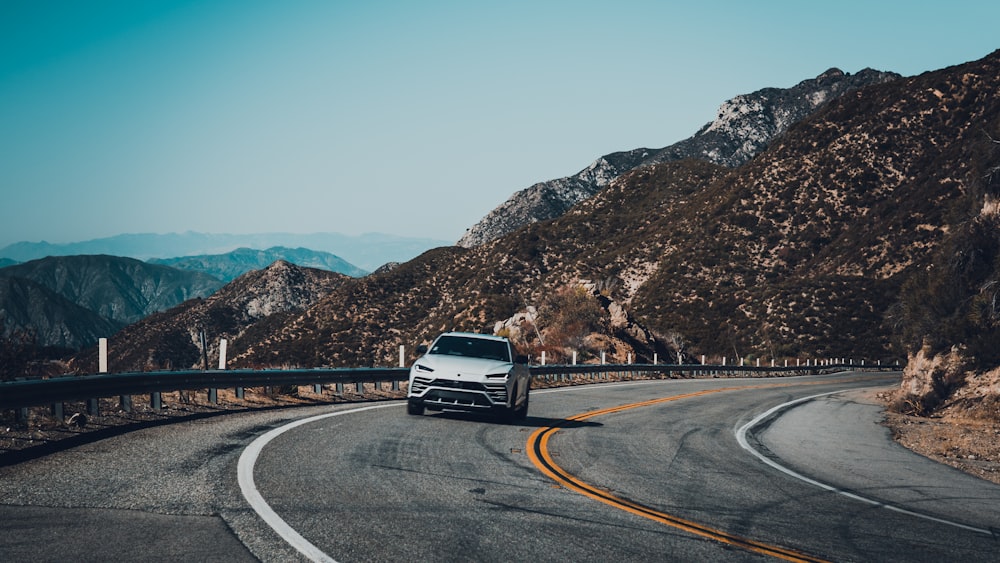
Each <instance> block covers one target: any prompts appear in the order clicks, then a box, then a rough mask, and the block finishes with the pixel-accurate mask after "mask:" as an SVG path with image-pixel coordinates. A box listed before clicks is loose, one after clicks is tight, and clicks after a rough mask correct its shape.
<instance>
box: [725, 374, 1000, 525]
mask: <svg viewBox="0 0 1000 563" xmlns="http://www.w3.org/2000/svg"><path fill="white" fill-rule="evenodd" d="M844 391H848V389H844V390H840V391H830V392H829V393H820V394H818V395H811V396H809V397H802V398H801V399H796V400H794V401H789V402H787V403H783V404H780V405H778V406H776V407H774V408H772V409H770V410H768V411H767V412H764V413H762V414H759V415H757V416H756V417H755V418H754V419H753V420H751V421H750V422H748V423H746V424H744V425H743V426H741V427H740V428H739V429H737V430H736V432H735V433H736V441H737V442H739V443H740V446H741V447H742V448H743V449H744V450H746V451H748V452H750V453H751V454H753V455H754V456H756V457H757V459H759V460H761V461H763V462H764V463H766V464H767V465H770V466H771V467H773V468H775V469H777V470H778V471H781V472H782V473H784V474H786V475H789V476H791V477H794V478H796V479H798V480H800V481H803V482H806V483H809V484H810V485H814V486H816V487H819V488H821V489H824V490H826V491H830V492H831V493H837V494H838V495H843V496H845V497H847V498H849V499H854V500H857V501H861V502H863V503H866V504H870V505H872V506H876V507H879V508H885V509H886V510H892V511H894V512H899V513H901V514H906V515H907V516H915V517H917V518H923V519H924V520H930V521H932V522H937V523H938V524H945V525H948V526H954V527H956V528H961V529H963V530H969V531H972V532H977V533H980V534H986V535H988V536H992V535H994V534H993V532H992V531H990V530H986V529H983V528H976V527H973V526H967V525H965V524H961V523H959V522H953V521H951V520H945V519H943V518H938V517H936V516H930V515H928V514H921V513H919V512H913V511H912V510H907V509H905V508H902V507H899V506H894V505H891V504H886V503H884V502H881V501H877V500H873V499H870V498H866V497H863V496H860V495H856V494H854V493H852V492H849V491H845V490H843V489H838V488H837V487H834V486H833V485H828V484H826V483H822V482H820V481H817V480H815V479H811V478H809V477H806V476H805V475H802V474H801V473H797V472H795V471H792V470H791V469H789V468H787V467H785V466H783V465H781V464H779V463H778V462H776V461H774V460H773V459H771V458H769V457H767V456H765V455H764V454H762V453H760V452H759V451H757V450H755V449H754V448H753V446H751V445H750V442H748V441H747V433H748V432H749V431H750V430H752V429H753V427H755V426H757V425H758V424H760V423H761V422H762V421H764V420H766V419H767V418H769V417H770V416H771V415H773V414H775V413H777V412H779V411H782V410H785V409H787V408H789V407H793V406H795V405H797V404H799V403H805V402H807V401H811V400H813V399H817V398H819V397H825V396H827V395H836V394H837V393H843V392H844Z"/></svg>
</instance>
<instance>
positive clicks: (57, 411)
mask: <svg viewBox="0 0 1000 563" xmlns="http://www.w3.org/2000/svg"><path fill="white" fill-rule="evenodd" d="M52 417H53V418H55V419H56V420H58V421H60V422H62V419H63V404H62V403H61V402H60V403H52Z"/></svg>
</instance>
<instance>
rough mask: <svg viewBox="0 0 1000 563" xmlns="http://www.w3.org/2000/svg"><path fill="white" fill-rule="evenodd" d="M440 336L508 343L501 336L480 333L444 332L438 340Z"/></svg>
mask: <svg viewBox="0 0 1000 563" xmlns="http://www.w3.org/2000/svg"><path fill="white" fill-rule="evenodd" d="M441 336H463V337H467V338H480V339H482V340H497V341H500V342H507V341H508V340H507V339H506V338H504V337H503V336H494V335H492V334H482V333H478V332H445V333H443V334H441V335H440V336H438V338H441Z"/></svg>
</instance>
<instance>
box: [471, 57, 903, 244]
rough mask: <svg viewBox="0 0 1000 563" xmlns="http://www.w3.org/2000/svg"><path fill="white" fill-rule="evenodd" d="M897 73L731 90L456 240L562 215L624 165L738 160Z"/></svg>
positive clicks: (515, 199) (530, 191) (519, 198)
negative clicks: (690, 127)
mask: <svg viewBox="0 0 1000 563" xmlns="http://www.w3.org/2000/svg"><path fill="white" fill-rule="evenodd" d="M896 78H899V75H898V74H895V73H891V72H880V71H876V70H871V69H865V70H863V71H861V72H859V73H857V74H854V75H849V74H845V73H844V72H842V71H840V70H839V69H835V68H833V69H830V70H828V71H826V72H824V73H823V74H821V75H819V76H817V77H816V78H814V79H811V80H804V81H802V82H800V83H799V84H797V85H795V86H793V87H792V88H786V89H782V88H765V89H763V90H758V91H757V92H754V93H752V94H745V95H741V96H737V97H735V98H733V99H731V100H728V101H726V102H725V103H723V104H722V106H721V107H720V108H719V112H718V115H717V116H716V118H715V119H714V120H713V121H712V122H710V123H708V124H707V125H705V126H704V127H702V129H701V130H700V131H698V132H697V133H695V134H694V136H692V137H690V138H688V139H685V140H683V141H680V142H678V143H675V144H673V145H670V146H668V147H665V148H662V149H644V148H640V149H634V150H630V151H624V152H617V153H612V154H609V155H605V156H603V157H601V158H599V159H597V160H596V161H594V162H593V163H592V164H591V165H590V166H588V167H587V168H585V169H583V170H581V171H580V172H578V173H577V174H575V175H573V176H568V177H566V178H559V179H557V180H550V181H547V182H539V183H537V184H535V185H533V186H531V187H529V188H527V189H524V190H521V191H519V192H517V193H515V194H514V195H513V196H511V197H510V199H508V200H507V201H506V202H504V203H503V204H501V205H500V206H499V207H497V208H496V209H494V210H493V211H491V212H490V213H489V214H487V215H486V217H484V218H483V219H482V220H480V221H479V223H477V224H476V225H474V226H473V227H472V228H470V229H469V230H468V231H467V232H466V234H465V235H464V236H463V237H462V238H461V239H460V240H459V241H458V244H459V246H464V247H466V248H472V247H475V246H478V245H481V244H483V243H485V242H488V241H490V240H493V239H496V238H498V237H500V236H503V235H505V234H507V233H510V232H512V231H514V230H515V229H517V228H519V227H521V226H524V225H527V224H529V223H534V222H536V221H544V220H547V219H552V218H555V217H559V216H561V215H562V214H563V213H566V211H568V210H569V209H570V208H571V207H573V206H574V205H576V204H577V203H579V202H580V201H583V200H585V199H587V198H589V197H591V196H593V195H594V194H596V193H597V192H598V191H600V190H601V189H603V188H604V187H605V186H607V185H608V184H609V183H610V182H611V181H612V180H614V179H615V178H617V177H619V176H621V175H622V174H624V173H625V172H628V171H629V170H633V169H635V168H639V167H642V166H649V165H652V164H657V163H662V162H672V161H677V160H682V159H685V158H698V159H703V160H707V161H709V162H713V163H715V164H720V165H723V166H728V167H736V166H740V165H742V164H743V163H745V162H747V161H748V160H750V159H751V158H753V157H754V156H755V155H757V154H758V153H759V152H761V151H762V150H764V149H765V148H766V147H767V146H768V144H769V143H770V142H771V140H772V139H774V138H775V137H777V136H778V135H781V134H782V133H784V132H785V131H787V130H788V128H789V127H790V126H791V125H792V124H794V123H796V122H798V121H800V120H801V119H803V118H804V117H806V116H807V115H810V114H811V113H813V112H814V111H816V110H817V109H818V108H820V107H822V106H823V105H824V104H825V103H827V102H829V101H830V100H833V99H836V98H837V97H839V96H841V95H843V94H844V93H845V92H849V91H851V90H854V89H857V88H861V87H864V86H867V85H870V84H878V83H882V82H887V81H890V80H894V79H896Z"/></svg>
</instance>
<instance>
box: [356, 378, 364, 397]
mask: <svg viewBox="0 0 1000 563" xmlns="http://www.w3.org/2000/svg"><path fill="white" fill-rule="evenodd" d="M354 388H355V389H356V390H357V392H358V395H364V394H365V384H364V383H362V382H360V381H358V382H356V383H355V384H354Z"/></svg>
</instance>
